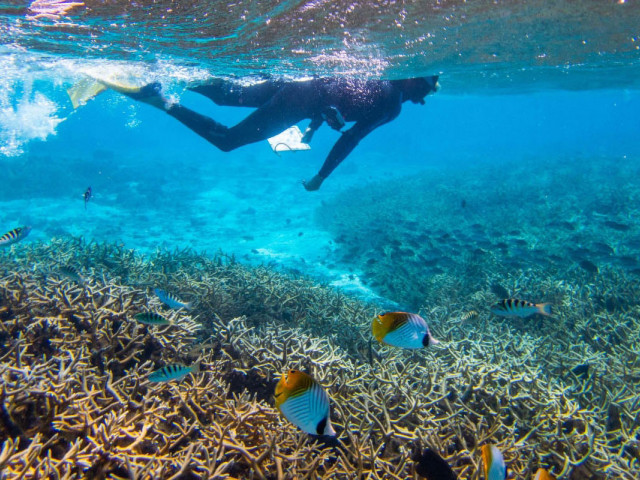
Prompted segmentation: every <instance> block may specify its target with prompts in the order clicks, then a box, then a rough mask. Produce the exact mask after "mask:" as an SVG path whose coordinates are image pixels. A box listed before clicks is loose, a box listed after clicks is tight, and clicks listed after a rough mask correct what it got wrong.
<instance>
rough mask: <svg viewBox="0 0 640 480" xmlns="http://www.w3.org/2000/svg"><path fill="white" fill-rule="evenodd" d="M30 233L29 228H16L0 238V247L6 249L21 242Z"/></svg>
mask: <svg viewBox="0 0 640 480" xmlns="http://www.w3.org/2000/svg"><path fill="white" fill-rule="evenodd" d="M29 232H31V227H18V228H14V229H13V230H11V231H9V232H7V233H5V234H4V235H2V237H0V247H8V246H9V245H13V244H14V243H17V242H19V241H20V240H23V239H24V238H25V237H26V236H27V235H29Z"/></svg>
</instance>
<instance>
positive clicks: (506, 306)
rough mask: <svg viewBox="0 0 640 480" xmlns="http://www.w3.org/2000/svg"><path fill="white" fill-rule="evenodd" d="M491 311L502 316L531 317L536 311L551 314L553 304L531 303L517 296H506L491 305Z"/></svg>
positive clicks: (546, 314)
mask: <svg viewBox="0 0 640 480" xmlns="http://www.w3.org/2000/svg"><path fill="white" fill-rule="evenodd" d="M491 313H493V314H495V315H500V316H502V317H520V318H526V317H530V316H531V315H533V314H534V313H539V314H540V315H545V316H549V315H551V304H549V303H531V302H527V301H525V300H518V299H517V298H506V299H504V300H501V301H500V302H498V303H496V304H495V305H493V306H492V307H491Z"/></svg>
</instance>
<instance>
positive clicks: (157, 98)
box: [120, 82, 169, 110]
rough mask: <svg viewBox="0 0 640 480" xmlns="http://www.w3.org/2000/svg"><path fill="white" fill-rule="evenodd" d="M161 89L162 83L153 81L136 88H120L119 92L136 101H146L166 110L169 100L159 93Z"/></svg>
mask: <svg viewBox="0 0 640 480" xmlns="http://www.w3.org/2000/svg"><path fill="white" fill-rule="evenodd" d="M161 91H162V85H161V84H160V82H153V83H149V84H147V85H145V86H144V87H140V88H139V89H136V90H127V91H124V90H121V91H120V93H123V94H124V95H126V96H127V97H131V98H133V99H134V100H137V101H138V102H143V103H147V104H149V105H151V106H153V107H156V108H159V109H161V110H167V109H168V108H169V102H168V101H167V99H166V98H164V97H163V96H162V93H160V92H161Z"/></svg>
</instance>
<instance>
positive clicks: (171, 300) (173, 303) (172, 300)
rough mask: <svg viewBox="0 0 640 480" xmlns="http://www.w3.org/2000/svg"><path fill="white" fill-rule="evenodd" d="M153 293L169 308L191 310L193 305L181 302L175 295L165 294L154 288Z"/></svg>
mask: <svg viewBox="0 0 640 480" xmlns="http://www.w3.org/2000/svg"><path fill="white" fill-rule="evenodd" d="M153 291H154V292H155V294H156V295H157V296H158V299H159V300H160V301H161V302H162V303H164V304H165V305H166V306H167V307H169V308H176V309H177V308H186V309H187V310H189V309H190V308H191V303H187V302H183V301H182V300H179V299H178V297H176V296H175V295H174V294H173V293H169V292H165V291H164V290H160V289H159V288H154V289H153Z"/></svg>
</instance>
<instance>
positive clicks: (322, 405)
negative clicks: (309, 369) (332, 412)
mask: <svg viewBox="0 0 640 480" xmlns="http://www.w3.org/2000/svg"><path fill="white" fill-rule="evenodd" d="M275 397H276V407H277V408H278V410H280V413H282V415H284V417H285V418H286V419H287V420H289V421H290V422H291V423H293V424H294V425H295V426H296V427H298V428H299V429H300V430H302V431H303V432H306V433H310V434H312V435H329V436H332V437H335V435H336V432H335V430H334V429H333V427H332V426H331V419H330V418H329V395H327V392H325V390H324V389H323V388H322V387H321V386H320V385H319V384H318V382H316V381H315V380H314V379H313V378H312V377H311V376H310V375H308V374H306V373H304V372H301V371H299V370H289V371H288V372H287V373H285V374H283V375H282V377H280V381H279V382H278V384H277V385H276V393H275Z"/></svg>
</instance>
